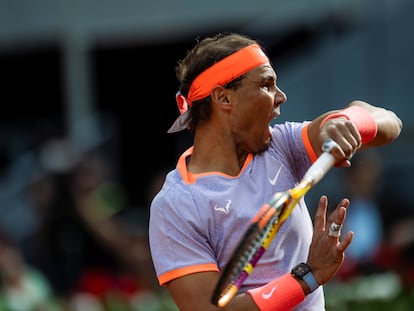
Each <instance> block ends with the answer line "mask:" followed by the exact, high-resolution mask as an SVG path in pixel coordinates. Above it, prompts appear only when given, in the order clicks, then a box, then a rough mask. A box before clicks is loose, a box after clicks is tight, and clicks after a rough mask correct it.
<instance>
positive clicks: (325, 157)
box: [302, 139, 339, 186]
mask: <svg viewBox="0 0 414 311" xmlns="http://www.w3.org/2000/svg"><path fill="white" fill-rule="evenodd" d="M335 147H339V146H338V144H337V143H336V142H334V141H333V140H332V139H327V140H325V142H324V143H323V145H322V150H323V152H322V154H321V155H320V156H319V158H318V159H317V160H316V161H315V162H314V163H313V164H312V165H311V167H310V168H309V169H308V171H307V172H306V174H305V176H304V177H303V179H302V182H305V183H309V184H311V185H312V186H313V185H315V184H317V183H318V182H319V181H320V180H321V179H322V177H323V176H325V174H326V173H327V172H328V171H329V169H330V168H331V167H332V166H333V165H334V163H335V157H334V156H333V155H332V154H331V150H332V149H333V148H335Z"/></svg>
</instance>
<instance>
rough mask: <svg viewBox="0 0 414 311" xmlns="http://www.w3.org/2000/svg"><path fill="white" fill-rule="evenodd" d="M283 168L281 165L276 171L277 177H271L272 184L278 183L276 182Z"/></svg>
mask: <svg viewBox="0 0 414 311" xmlns="http://www.w3.org/2000/svg"><path fill="white" fill-rule="evenodd" d="M281 169H282V167H279V169H278V171H277V172H276V175H275V177H273V178H270V177H269V182H270V184H271V185H272V186H274V185H276V182H277V180H278V178H279V174H280V170H281Z"/></svg>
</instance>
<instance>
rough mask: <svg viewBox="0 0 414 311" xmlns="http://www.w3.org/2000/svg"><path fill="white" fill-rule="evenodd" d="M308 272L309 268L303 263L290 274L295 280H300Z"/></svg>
mask: <svg viewBox="0 0 414 311" xmlns="http://www.w3.org/2000/svg"><path fill="white" fill-rule="evenodd" d="M309 272H310V268H309V266H308V265H307V264H305V263H300V264H298V265H297V266H296V267H294V268H293V270H292V274H294V275H295V276H296V277H297V278H299V279H302V278H303V276H304V275H306V274H307V273H309Z"/></svg>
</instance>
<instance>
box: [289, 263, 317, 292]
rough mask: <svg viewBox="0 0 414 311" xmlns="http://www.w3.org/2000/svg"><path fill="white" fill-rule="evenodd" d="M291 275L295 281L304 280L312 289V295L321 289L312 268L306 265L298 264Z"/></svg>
mask: <svg viewBox="0 0 414 311" xmlns="http://www.w3.org/2000/svg"><path fill="white" fill-rule="evenodd" d="M291 273H292V275H293V277H294V278H295V279H298V280H303V281H304V282H305V283H306V284H307V285H308V287H309V288H310V291H311V293H312V292H313V291H314V290H315V289H317V288H318V287H319V284H318V282H317V281H316V279H315V277H314V276H313V274H312V270H311V268H310V267H309V266H308V265H307V264H306V263H304V262H302V263H300V264H298V265H297V266H295V267H294V268H293V269H292V271H291Z"/></svg>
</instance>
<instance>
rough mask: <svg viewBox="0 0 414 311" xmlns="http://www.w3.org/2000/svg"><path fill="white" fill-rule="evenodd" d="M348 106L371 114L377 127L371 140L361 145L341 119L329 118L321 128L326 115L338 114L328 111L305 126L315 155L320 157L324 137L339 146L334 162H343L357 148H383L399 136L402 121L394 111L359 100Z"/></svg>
mask: <svg viewBox="0 0 414 311" xmlns="http://www.w3.org/2000/svg"><path fill="white" fill-rule="evenodd" d="M349 106H360V107H363V108H364V109H366V110H367V111H368V112H369V113H370V114H371V116H372V117H373V118H374V120H375V122H376V124H377V135H376V136H375V138H374V139H373V140H372V141H370V142H369V143H367V144H365V145H362V146H361V137H360V135H359V133H358V131H357V129H356V127H355V126H354V125H353V123H352V122H351V121H350V120H348V119H346V118H345V117H338V118H334V119H330V120H329V121H328V122H326V123H325V124H324V126H323V127H322V128H321V127H320V125H321V122H322V120H323V119H324V118H325V117H326V116H327V115H329V114H332V113H336V112H339V110H335V111H330V112H327V113H325V114H322V115H320V116H318V117H317V118H316V119H314V120H313V121H312V122H311V123H310V125H309V127H308V135H309V140H310V142H311V144H312V147H313V149H314V150H315V151H316V153H317V155H319V154H320V150H321V146H322V144H323V141H324V140H325V139H327V138H332V139H334V140H335V141H336V142H337V143H338V144H339V146H340V147H341V150H338V151H337V152H334V155H335V157H336V158H337V160H341V159H342V160H343V159H346V158H347V157H349V156H351V155H352V154H353V153H354V152H355V151H356V150H357V149H361V150H362V149H365V148H369V147H375V146H382V145H386V144H389V143H391V142H392V141H393V140H394V139H396V138H397V137H398V136H399V135H400V132H401V129H402V122H401V120H400V119H399V118H398V116H397V115H396V114H395V113H394V112H392V111H390V110H387V109H384V108H381V107H376V106H373V105H370V104H368V103H366V102H363V101H359V100H356V101H353V102H351V103H350V105H349ZM345 166H346V165H345Z"/></svg>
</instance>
